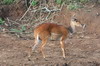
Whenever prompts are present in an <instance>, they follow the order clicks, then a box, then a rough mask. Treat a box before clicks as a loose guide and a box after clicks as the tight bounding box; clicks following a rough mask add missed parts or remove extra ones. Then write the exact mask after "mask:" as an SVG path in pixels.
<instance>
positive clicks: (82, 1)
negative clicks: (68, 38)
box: [79, 0, 89, 3]
mask: <svg viewBox="0 0 100 66" xmlns="http://www.w3.org/2000/svg"><path fill="white" fill-rule="evenodd" d="M88 1H89V0H80V1H79V2H81V3H86V2H88Z"/></svg>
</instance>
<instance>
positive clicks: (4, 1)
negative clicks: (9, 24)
mask: <svg viewBox="0 0 100 66" xmlns="http://www.w3.org/2000/svg"><path fill="white" fill-rule="evenodd" d="M13 2H14V0H3V4H6V5H9V4H12V3H13Z"/></svg>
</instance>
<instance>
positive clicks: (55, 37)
mask: <svg viewBox="0 0 100 66" xmlns="http://www.w3.org/2000/svg"><path fill="white" fill-rule="evenodd" d="M61 36H62V34H56V33H51V36H50V38H49V39H50V40H60V38H61Z"/></svg>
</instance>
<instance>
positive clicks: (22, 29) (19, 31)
mask: <svg viewBox="0 0 100 66" xmlns="http://www.w3.org/2000/svg"><path fill="white" fill-rule="evenodd" d="M25 30H26V26H24V25H22V26H21V29H16V28H15V29H14V28H11V29H10V31H11V32H15V33H22V32H24V31H25Z"/></svg>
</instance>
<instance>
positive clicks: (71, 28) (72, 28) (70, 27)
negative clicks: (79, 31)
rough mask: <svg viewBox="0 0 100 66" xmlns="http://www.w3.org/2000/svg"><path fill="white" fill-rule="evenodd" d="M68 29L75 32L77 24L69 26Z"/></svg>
mask: <svg viewBox="0 0 100 66" xmlns="http://www.w3.org/2000/svg"><path fill="white" fill-rule="evenodd" d="M68 31H69V32H70V33H72V34H73V33H75V26H69V27H68Z"/></svg>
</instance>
